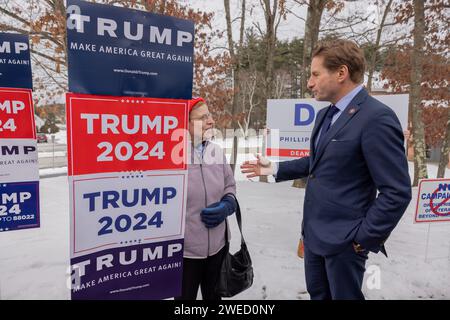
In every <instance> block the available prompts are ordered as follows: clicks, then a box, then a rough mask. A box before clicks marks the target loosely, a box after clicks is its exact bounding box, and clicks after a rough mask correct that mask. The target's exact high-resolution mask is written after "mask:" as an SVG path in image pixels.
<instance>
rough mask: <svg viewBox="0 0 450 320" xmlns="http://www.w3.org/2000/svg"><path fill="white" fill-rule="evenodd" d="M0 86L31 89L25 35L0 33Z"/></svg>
mask: <svg viewBox="0 0 450 320" xmlns="http://www.w3.org/2000/svg"><path fill="white" fill-rule="evenodd" d="M0 87H6V88H26V89H33V82H32V78H31V63H30V50H29V45H28V36H27V35H23V34H15V33H0Z"/></svg>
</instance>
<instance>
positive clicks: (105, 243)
mask: <svg viewBox="0 0 450 320" xmlns="http://www.w3.org/2000/svg"><path fill="white" fill-rule="evenodd" d="M66 104H67V108H66V111H67V124H68V151H69V154H68V159H69V190H70V203H71V208H70V211H71V226H70V231H71V241H70V256H71V265H72V273H71V282H72V287H71V289H72V299H163V298H169V297H174V296H178V295H179V294H180V293H181V291H180V290H181V277H182V260H183V239H184V219H185V211H186V186H187V175H186V173H187V171H186V161H185V158H186V155H185V152H184V151H185V144H186V136H185V135H186V130H185V129H186V127H187V119H188V115H187V101H185V100H170V99H150V98H130V97H113V96H111V97H109V96H103V97H102V96H92V95H83V94H67V101H66Z"/></svg>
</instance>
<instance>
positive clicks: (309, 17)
mask: <svg viewBox="0 0 450 320" xmlns="http://www.w3.org/2000/svg"><path fill="white" fill-rule="evenodd" d="M326 3H327V1H326V0H310V2H309V5H308V12H307V14H306V22H305V36H304V39H303V57H302V70H303V72H302V73H303V74H302V77H301V95H302V98H306V93H307V89H308V88H307V82H308V78H309V70H310V66H311V55H312V51H313V50H314V47H315V46H316V44H317V40H318V39H319V28H320V20H321V19H322V13H323V10H324V8H325V4H326Z"/></svg>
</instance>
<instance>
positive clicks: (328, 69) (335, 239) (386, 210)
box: [241, 40, 411, 299]
mask: <svg viewBox="0 0 450 320" xmlns="http://www.w3.org/2000/svg"><path fill="white" fill-rule="evenodd" d="M364 67H365V61H364V55H363V52H362V50H361V49H360V48H359V47H358V46H357V45H356V44H355V43H353V42H351V41H348V40H333V41H329V42H323V43H321V44H319V45H318V47H317V48H316V49H315V51H314V53H313V59H312V63H311V76H310V78H309V81H308V88H309V89H310V90H311V91H312V92H313V94H314V97H315V99H316V100H319V101H329V102H331V105H330V106H329V107H327V108H324V109H322V110H320V111H319V112H318V114H317V118H316V122H315V126H314V129H313V132H312V136H311V146H310V156H309V157H304V158H301V159H296V160H292V161H285V162H280V163H279V164H276V163H271V162H270V161H268V160H267V159H265V158H262V157H259V156H258V160H257V161H248V162H245V163H244V164H243V165H242V166H241V169H242V172H243V173H246V174H248V175H247V177H249V178H251V177H256V176H260V175H271V174H274V175H275V178H276V181H277V182H278V181H285V180H292V179H298V178H303V177H307V178H308V183H307V186H306V190H305V201H304V212H303V222H302V237H303V239H304V248H305V275H306V285H307V289H308V292H309V294H310V296H311V299H364V295H363V293H362V282H363V276H364V272H365V262H366V260H367V255H368V253H369V251H370V252H374V253H378V252H380V251H381V252H382V253H384V254H385V255H386V251H385V249H384V242H385V241H386V239H387V238H388V237H389V235H390V233H391V232H392V230H393V229H394V228H395V226H396V225H397V223H398V222H399V220H400V218H401V217H402V215H403V213H404V212H405V210H406V208H407V206H408V204H409V202H410V200H411V181H410V177H409V174H408V164H407V160H406V156H405V150H404V146H403V132H402V128H401V126H400V123H399V121H398V119H397V117H396V115H395V113H394V112H393V111H392V110H391V109H390V108H389V107H387V106H386V105H384V104H382V103H381V102H380V101H378V100H376V99H375V98H373V97H371V96H369V94H368V93H367V91H366V90H365V89H364V88H363V86H362V84H361V83H362V82H363V76H364ZM377 191H378V195H377Z"/></svg>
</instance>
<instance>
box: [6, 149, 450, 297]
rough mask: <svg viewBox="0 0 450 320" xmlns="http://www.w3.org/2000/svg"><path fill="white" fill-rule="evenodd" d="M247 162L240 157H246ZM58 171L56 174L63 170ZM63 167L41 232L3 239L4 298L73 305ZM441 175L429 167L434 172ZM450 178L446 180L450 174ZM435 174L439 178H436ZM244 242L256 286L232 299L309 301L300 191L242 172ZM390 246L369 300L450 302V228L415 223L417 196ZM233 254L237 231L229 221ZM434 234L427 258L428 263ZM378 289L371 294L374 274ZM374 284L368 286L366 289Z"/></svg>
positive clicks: (48, 195)
mask: <svg viewBox="0 0 450 320" xmlns="http://www.w3.org/2000/svg"><path fill="white" fill-rule="evenodd" d="M241 160H242V158H241ZM58 170H59V171H58ZM65 170H66V169H65V168H60V169H46V170H45V171H44V170H41V176H47V177H48V178H44V179H41V228H39V229H30V230H22V231H11V232H4V233H0V270H1V273H0V298H1V299H68V298H69V296H70V295H69V291H68V290H67V289H66V270H67V268H68V261H69V200H68V183H67V177H66V176H65V175H63V176H59V177H51V176H52V175H55V174H64V173H65ZM433 170H436V168H435V167H433V166H432V165H431V168H430V166H429V172H430V173H432V172H433ZM448 173H449V172H447V174H446V176H450V175H449V174H448ZM434 174H435V172H434ZM237 180H238V183H237V187H238V198H239V200H240V204H241V208H242V214H243V228H244V235H245V239H246V241H247V243H248V247H249V250H250V253H251V256H252V260H253V265H254V272H255V278H254V284H253V286H252V287H251V288H249V289H248V290H246V291H245V292H243V293H241V294H240V295H237V296H236V297H235V299H309V296H308V294H307V293H306V285H305V279H304V267H303V260H301V259H299V258H298V257H297V256H296V250H297V244H298V236H299V233H300V222H301V219H302V204H303V197H304V190H303V189H296V188H292V187H291V182H284V183H278V184H275V183H269V184H266V183H259V182H251V181H248V180H245V179H244V178H243V176H242V175H241V174H240V173H238V174H237ZM416 197H417V188H414V189H413V199H414V200H413V201H412V202H411V204H410V205H409V207H408V209H407V212H406V213H405V215H404V216H403V218H402V220H401V221H400V223H399V225H398V227H397V228H396V229H395V230H394V232H393V234H392V235H391V237H390V239H389V240H388V242H387V243H386V247H387V251H388V255H389V258H388V259H387V258H385V257H384V256H383V255H382V254H378V255H375V254H370V255H369V260H368V263H367V267H368V268H369V269H368V270H369V271H370V274H368V273H366V277H365V282H364V292H365V294H366V297H367V298H368V299H450V286H449V284H450V274H449V272H448V270H449V268H450V237H449V235H450V224H449V223H435V224H432V225H431V226H429V225H428V224H414V223H413V215H414V210H415V198H416ZM230 221H231V227H232V234H233V240H232V246H231V247H232V250H233V251H235V250H237V247H238V245H239V233H238V230H237V226H236V223H235V219H234V217H231V220H230ZM428 228H430V237H429V246H428V259H427V261H425V252H426V242H427V232H428ZM377 274H379V275H380V287H379V289H377V288H372V289H370V288H369V287H370V284H376V281H375V282H374V276H376V275H377ZM367 284H369V286H368V285H367Z"/></svg>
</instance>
